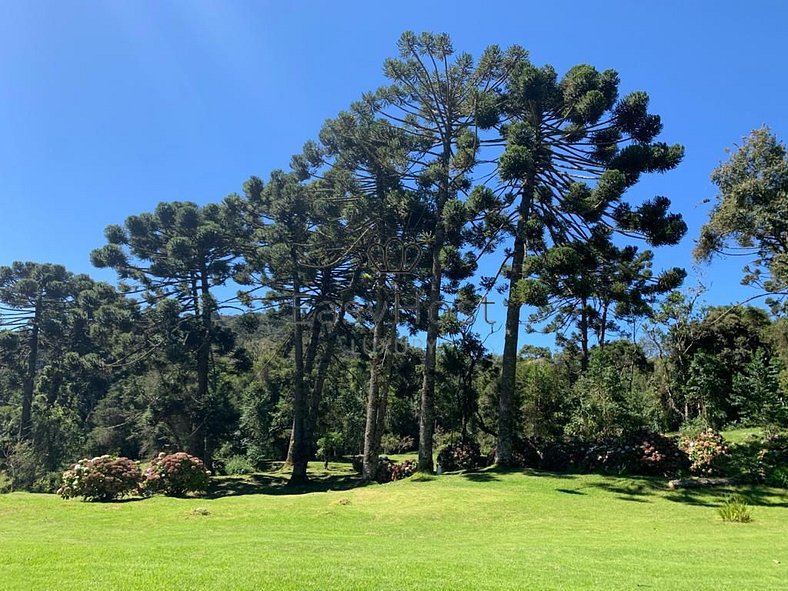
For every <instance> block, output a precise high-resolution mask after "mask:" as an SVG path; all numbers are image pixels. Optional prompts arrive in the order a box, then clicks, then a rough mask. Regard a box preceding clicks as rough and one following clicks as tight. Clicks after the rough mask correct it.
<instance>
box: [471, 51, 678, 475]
mask: <svg viewBox="0 0 788 591" xmlns="http://www.w3.org/2000/svg"><path fill="white" fill-rule="evenodd" d="M618 86H619V79H618V74H617V73H616V72H614V71H613V70H605V71H603V72H599V71H597V70H596V69H595V68H593V67H591V66H588V65H579V66H575V67H573V68H571V69H570V70H569V71H568V72H567V73H566V74H565V75H564V76H563V77H562V78H561V79H559V78H558V75H557V74H556V71H555V70H554V69H553V68H552V67H551V66H544V67H537V66H535V65H533V64H531V63H529V62H528V61H527V60H522V61H521V63H519V64H518V65H517V67H516V69H515V71H514V72H513V73H512V75H511V76H510V77H509V79H508V82H507V85H506V88H505V89H503V91H502V92H501V93H500V96H499V102H498V110H499V113H498V116H497V117H494V116H492V115H491V114H490V113H489V112H485V113H484V114H485V121H480V126H485V127H495V128H497V129H498V130H499V132H500V143H501V145H503V146H504V150H503V153H502V154H501V156H500V158H499V159H498V176H499V178H500V180H501V186H500V189H499V191H498V199H499V207H498V208H499V213H498V215H496V216H493V217H492V220H493V221H494V222H495V223H496V224H498V223H500V220H501V219H503V220H504V223H503V224H502V228H503V230H504V232H505V233H506V234H508V235H509V236H511V247H510V249H509V251H508V263H509V265H508V269H507V276H508V280H509V288H508V308H507V315H506V325H505V329H506V334H505V340H504V351H503V360H502V361H503V365H502V373H501V389H500V398H499V421H498V444H497V449H496V462H497V463H498V464H501V465H507V464H509V463H511V460H512V445H513V439H514V424H513V417H514V391H515V375H516V361H517V350H518V343H519V331H520V311H521V307H522V305H524V304H530V305H543V304H545V303H546V298H547V295H548V294H546V293H545V291H544V289H543V287H544V286H543V285H540V283H539V281H538V279H539V277H538V276H534V274H535V272H536V268H537V265H535V264H532V259H533V257H537V258H540V259H541V261H540V264H542V265H544V263H545V262H547V263H549V262H550V260H551V258H552V259H554V260H555V261H556V262H557V263H558V264H565V263H566V257H563V256H560V255H559V256H556V255H557V254H559V253H557V252H556V250H557V249H558V250H560V249H564V248H566V247H570V248H571V245H572V244H575V243H577V244H582V243H585V242H588V241H589V239H590V238H591V237H592V236H593V235H594V233H595V232H597V231H599V230H597V229H603V230H605V231H611V232H618V233H620V234H623V235H625V236H630V237H639V238H643V239H645V240H646V241H648V242H649V243H650V244H652V245H655V246H658V245H663V244H675V243H676V242H678V240H680V238H681V237H682V236H683V234H684V233H685V231H686V225H685V224H684V222H683V221H682V219H681V216H680V215H677V214H673V213H670V211H669V207H670V201H669V200H668V199H667V198H665V197H661V196H658V197H655V198H653V199H650V200H646V201H644V202H642V203H641V204H640V205H638V206H633V205H632V204H630V203H629V202H628V201H626V200H625V199H624V194H625V192H626V191H627V189H629V188H630V187H632V186H633V185H634V184H635V183H636V182H637V181H638V179H639V178H640V175H641V174H642V173H645V172H664V171H667V170H670V169H672V168H673V167H675V166H676V165H678V163H679V162H680V160H681V158H682V156H683V148H682V147H681V146H679V145H667V144H665V143H662V142H658V141H656V137H657V135H658V134H659V133H660V131H661V129H662V124H661V121H660V118H659V117H658V116H657V115H653V114H650V113H649V112H648V95H647V94H646V93H644V92H634V93H632V94H629V95H627V96H625V97H623V98H621V99H619V97H618Z"/></svg>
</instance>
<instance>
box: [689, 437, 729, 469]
mask: <svg viewBox="0 0 788 591" xmlns="http://www.w3.org/2000/svg"><path fill="white" fill-rule="evenodd" d="M680 446H681V448H682V449H683V450H684V451H685V452H686V453H687V455H688V456H689V460H690V471H691V472H693V473H694V474H702V475H704V476H711V475H714V474H718V473H720V472H721V470H722V468H723V465H724V464H725V462H726V460H727V459H728V457H729V454H728V446H726V445H725V441H724V440H723V438H722V435H720V434H719V433H717V432H716V431H714V430H713V429H705V430H703V431H701V432H700V433H698V435H697V436H695V437H685V438H683V439H682V440H681V443H680Z"/></svg>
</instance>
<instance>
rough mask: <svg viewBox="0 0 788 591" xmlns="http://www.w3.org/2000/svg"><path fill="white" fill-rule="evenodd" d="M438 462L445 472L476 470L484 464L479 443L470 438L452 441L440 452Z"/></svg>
mask: <svg viewBox="0 0 788 591" xmlns="http://www.w3.org/2000/svg"><path fill="white" fill-rule="evenodd" d="M438 464H440V467H441V469H442V470H443V471H444V472H454V471H455V470H475V469H477V468H481V467H482V466H483V465H484V460H483V458H482V453H481V451H480V450H479V445H478V444H477V443H476V442H475V441H471V440H470V439H461V440H460V441H456V442H454V443H450V444H449V445H447V446H446V447H444V448H443V449H442V450H441V451H440V453H439V454H438Z"/></svg>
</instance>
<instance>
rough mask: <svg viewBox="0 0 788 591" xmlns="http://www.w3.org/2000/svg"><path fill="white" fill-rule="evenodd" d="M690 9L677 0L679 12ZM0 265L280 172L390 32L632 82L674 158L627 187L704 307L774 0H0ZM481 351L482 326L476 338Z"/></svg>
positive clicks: (779, 43) (780, 105)
mask: <svg viewBox="0 0 788 591" xmlns="http://www.w3.org/2000/svg"><path fill="white" fill-rule="evenodd" d="M690 4H691V5H690ZM1 13H2V16H0V204H1V205H2V211H0V265H4V264H8V263H10V262H11V261H13V260H37V261H50V262H57V263H62V264H64V265H66V266H67V267H68V268H69V269H70V270H72V271H79V272H89V273H91V274H93V275H94V276H95V277H98V278H102V279H108V280H114V276H113V274H112V272H108V271H97V270H95V269H92V268H91V266H90V262H89V259H88V255H89V252H90V250H91V249H93V248H95V247H98V246H101V245H102V244H103V242H104V238H103V229H104V227H105V226H106V225H108V224H111V223H120V222H122V221H123V220H124V219H125V217H126V216H128V215H130V214H134V213H140V212H144V211H150V210H151V209H152V208H153V207H154V206H155V205H156V204H157V203H158V202H160V201H168V200H192V201H196V202H198V203H207V202H210V201H213V200H219V199H221V198H223V197H224V196H225V195H226V194H228V193H231V192H234V191H237V190H239V188H240V186H241V184H242V182H243V181H244V180H245V179H246V178H247V177H249V176H250V175H252V174H256V175H260V176H263V177H265V176H267V175H268V173H269V172H270V171H271V170H272V169H275V168H280V167H286V166H287V164H288V162H289V159H290V155H291V154H292V153H294V152H297V151H298V150H299V149H300V147H301V146H302V144H303V142H304V141H305V140H307V139H310V138H312V137H314V136H315V135H316V134H317V132H318V130H319V128H320V126H321V124H322V122H323V121H324V120H325V119H326V118H328V117H332V116H334V115H335V114H336V113H337V112H338V111H340V110H342V109H343V108H345V107H347V105H348V104H349V103H350V102H351V101H353V100H355V99H356V98H358V96H359V95H360V94H361V93H362V92H364V91H367V90H372V89H374V88H375V87H376V86H378V85H379V84H381V83H382V82H384V79H383V76H382V71H381V67H382V63H383V60H384V59H385V58H386V57H389V56H393V55H395V53H396V47H395V43H396V40H397V38H398V36H399V34H400V33H401V32H402V31H403V30H406V29H411V30H415V31H417V32H418V31H423V30H428V31H445V32H448V33H449V34H451V36H452V38H453V41H454V45H455V48H457V49H459V50H463V51H468V52H470V53H472V54H474V55H479V54H480V53H481V50H482V49H483V48H484V46H486V45H487V44H490V43H497V44H499V45H502V46H507V45H510V44H515V43H516V44H520V45H523V46H524V47H525V48H527V49H528V50H529V51H530V53H531V57H532V59H533V61H534V62H536V63H540V64H541V63H551V64H553V65H554V66H555V67H556V68H557V69H558V70H559V72H563V71H565V70H566V69H567V68H569V67H571V66H572V65H574V64H577V63H589V64H592V65H594V66H596V67H597V68H599V69H604V68H614V69H616V70H618V71H619V73H620V76H621V80H622V90H624V91H629V90H646V91H647V92H649V94H650V95H651V98H652V109H653V111H654V112H656V113H659V114H660V115H662V117H663V121H664V124H665V128H664V132H663V136H662V137H663V139H665V140H666V141H669V142H679V143H683V144H684V145H685V146H686V152H687V155H686V159H685V161H684V163H683V164H682V165H681V166H680V167H679V168H678V169H677V170H675V171H673V172H670V173H668V174H666V175H661V176H654V177H651V178H649V179H647V180H645V181H644V182H642V183H640V184H639V185H638V186H637V187H635V188H634V189H633V197H634V198H635V199H637V198H640V197H642V198H645V197H649V196H653V195H654V194H662V195H666V196H668V197H670V198H671V199H672V200H673V201H674V204H675V208H676V209H677V210H678V211H680V212H681V213H683V214H684V216H685V218H686V220H687V223H688V225H689V233H688V235H687V238H686V239H685V240H684V241H683V242H682V244H681V245H680V246H678V247H675V248H671V249H668V250H663V251H661V252H660V253H659V254H658V257H657V262H658V264H659V265H660V266H666V265H681V266H685V267H687V268H688V269H689V270H690V278H689V281H688V282H689V283H693V282H694V281H695V279H696V278H697V277H700V278H701V279H702V280H703V282H704V283H705V284H706V285H707V287H709V288H710V291H709V292H708V295H707V300H708V301H709V302H710V303H725V302H730V301H732V300H735V299H741V298H744V297H746V296H747V295H752V293H751V292H750V291H749V290H747V289H745V288H742V287H741V286H739V277H740V272H739V267H740V264H741V261H735V260H734V261H727V262H715V263H714V264H713V265H711V266H710V267H703V268H702V269H701V270H700V271H699V272H698V271H696V270H693V269H691V265H692V262H691V255H690V251H691V249H692V242H693V240H694V238H695V237H697V234H698V230H699V228H700V225H701V224H702V223H703V221H704V220H705V218H706V216H707V214H708V208H709V206H708V205H703V204H702V201H703V199H704V198H708V197H713V195H714V187H713V186H712V185H711V184H710V183H709V180H708V178H709V173H710V172H711V170H712V169H713V168H714V167H715V166H716V165H717V164H718V163H719V162H720V161H721V160H722V159H724V158H725V152H724V149H725V147H729V146H733V145H734V144H735V143H736V142H738V141H740V139H741V137H742V136H743V135H745V134H746V133H747V132H749V131H750V130H751V129H753V128H755V127H758V126H760V125H762V124H768V125H769V126H771V128H772V130H773V131H774V132H775V133H777V135H778V136H779V137H781V138H782V139H786V138H788V121H786V117H785V115H786V96H788V76H786V65H785V39H786V38H788V4H785V3H783V2H779V1H777V0H775V1H772V2H766V1H752V2H747V3H741V2H732V1H728V2H725V1H723V2H721V1H716V2H694V3H688V2H674V1H666V2H659V3H638V2H624V1H621V2H550V3H547V2H531V1H519V2H462V1H454V2H442V1H441V2H410V1H399V2H386V3H379V2H371V1H369V0H368V1H366V2H284V1H275V2H264V1H257V2H252V1H250V2H241V1H232V0H228V1H223V2H218V1H217V2H207V1H192V2H185V1H174V0H172V1H165V0H158V1H141V0H133V1H131V0H130V1H118V0H116V1H86V0H82V1H79V0H74V1H70V2H60V1H52V2H35V1H26V2H12V1H10V0H4V1H2V11H1ZM491 344H492V345H493V346H495V339H493V342H492V343H491Z"/></svg>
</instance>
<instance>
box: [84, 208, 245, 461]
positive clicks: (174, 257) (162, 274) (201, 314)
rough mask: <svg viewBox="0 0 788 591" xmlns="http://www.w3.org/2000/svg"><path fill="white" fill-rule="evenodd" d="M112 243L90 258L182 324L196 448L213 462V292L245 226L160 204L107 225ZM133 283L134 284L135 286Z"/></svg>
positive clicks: (212, 212)
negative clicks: (192, 383) (193, 381)
mask: <svg viewBox="0 0 788 591" xmlns="http://www.w3.org/2000/svg"><path fill="white" fill-rule="evenodd" d="M105 235H106V237H107V241H108V244H106V245H105V246H103V247H102V248H99V249H96V250H94V251H93V252H92V253H91V260H92V262H93V264H94V265H95V266H97V267H99V268H104V267H110V268H113V269H115V271H116V272H117V273H118V275H119V277H120V279H121V281H122V282H123V283H122V285H124V286H125V289H126V290H127V291H128V292H129V293H136V294H141V295H142V297H143V299H144V301H145V303H146V304H147V305H149V306H153V307H158V306H162V307H163V308H162V310H163V311H164V312H166V313H165V316H170V317H171V316H173V315H174V316H175V317H176V320H177V322H176V324H175V325H174V326H173V327H172V330H171V331H170V332H169V334H167V335H164V336H165V337H166V339H167V340H173V339H179V338H183V339H185V342H186V343H187V344H188V346H189V349H190V356H191V359H192V360H193V370H194V372H195V375H196V386H195V389H194V394H193V397H192V400H193V412H194V417H193V422H192V425H191V441H190V445H189V447H190V449H191V451H192V452H193V453H196V454H198V455H200V456H202V457H203V459H204V460H205V461H206V462H208V463H210V461H211V456H212V452H213V448H214V445H215V442H214V441H212V440H211V434H210V433H209V432H208V431H209V430H208V428H207V426H208V424H209V421H210V415H211V413H212V412H213V411H214V410H215V409H213V405H212V401H211V397H210V393H211V392H210V373H211V365H212V344H213V343H214V342H215V341H216V339H217V337H218V334H219V332H220V331H218V330H217V326H216V324H215V319H214V316H215V315H216V314H217V312H218V311H219V310H220V308H221V305H220V303H219V302H218V301H217V300H216V299H215V297H214V295H213V293H212V290H213V289H214V288H216V287H218V286H222V285H224V284H225V283H226V281H227V280H228V279H229V278H230V277H231V276H232V274H233V272H234V263H235V260H236V242H237V241H238V240H240V239H241V237H242V234H241V227H240V225H239V223H238V222H237V219H236V217H235V216H234V214H233V210H232V209H231V208H228V207H227V206H226V205H225V204H223V203H222V204H209V205H206V206H204V207H200V206H198V205H196V204H195V203H191V202H180V201H175V202H169V203H166V202H165V203H160V204H159V205H158V206H157V207H156V210H155V211H154V212H152V213H143V214H140V215H134V216H130V217H129V218H127V219H126V221H125V223H124V225H123V226H118V225H111V226H108V227H107V229H106V231H105ZM128 282H131V283H128Z"/></svg>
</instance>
